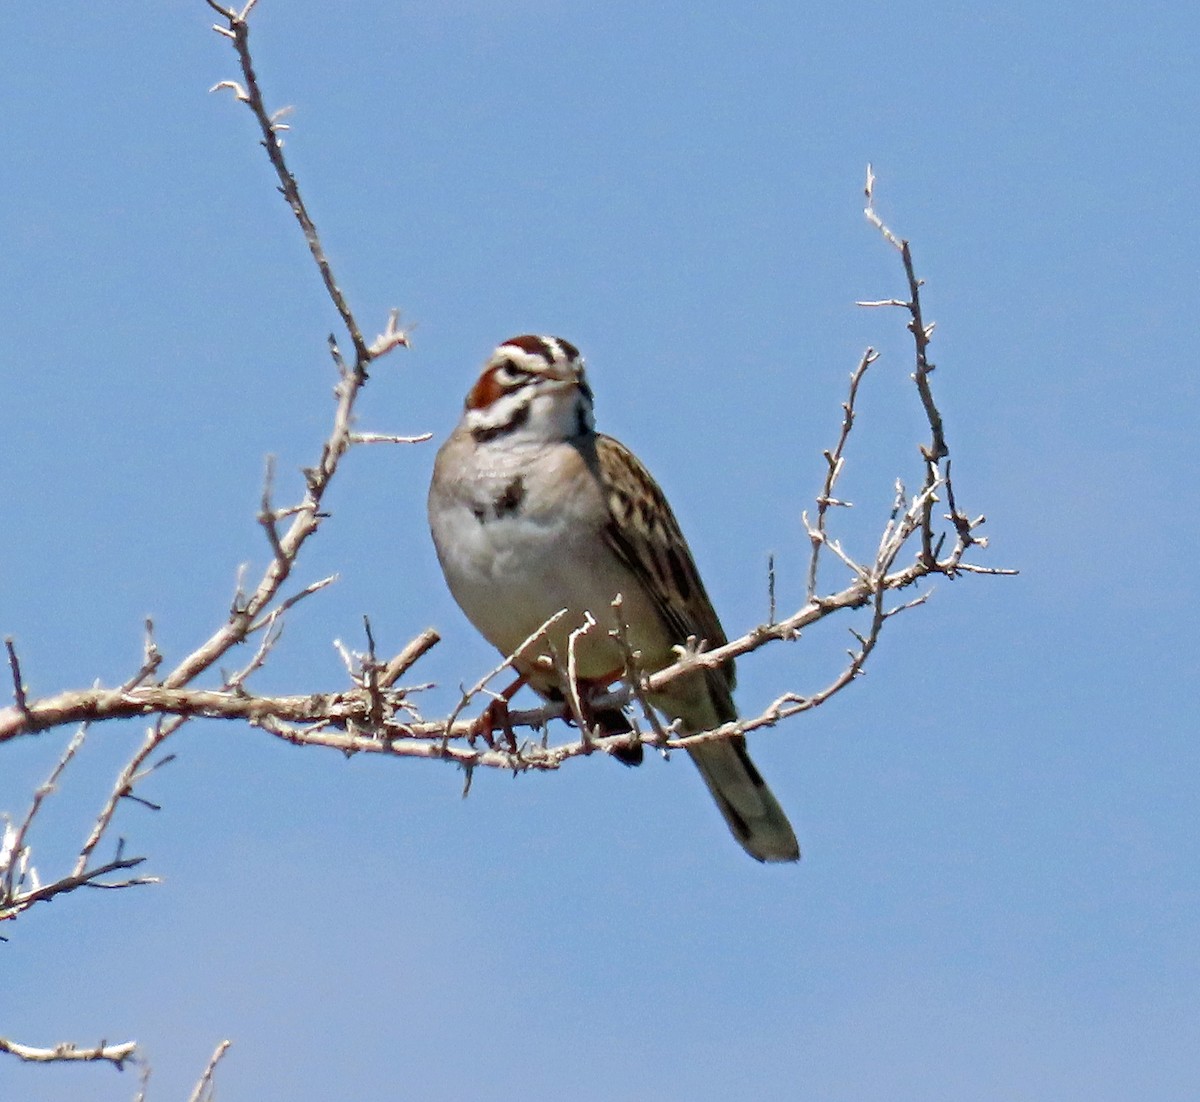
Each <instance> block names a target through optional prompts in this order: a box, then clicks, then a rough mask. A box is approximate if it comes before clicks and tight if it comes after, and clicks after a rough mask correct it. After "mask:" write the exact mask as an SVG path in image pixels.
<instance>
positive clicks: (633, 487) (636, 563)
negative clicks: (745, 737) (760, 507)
mask: <svg viewBox="0 0 1200 1102" xmlns="http://www.w3.org/2000/svg"><path fill="white" fill-rule="evenodd" d="M596 453H597V458H598V459H599V464H600V479H601V482H602V484H603V487H604V494H605V497H606V499H607V501H608V511H609V515H610V522H609V524H608V525H607V526H606V527H605V532H604V538H605V539H606V540H607V542H608V544H609V546H610V547H611V548H612V550H613V552H614V553H615V554H616V555H617V556H618V558H620V559H621V561H622V562H624V563H625V565H626V566H627V567H628V568H629V569H630V570H632V571H633V572H634V574H636V575H637V576H638V578H639V580H641V582H642V583H643V584H644V585H645V587H646V590H647V592H649V593H650V595H651V596H652V597H653V598H654V602H655V604H656V605H657V606H658V609H659V612H660V613H661V615H662V618H663V621H664V622H665V623H666V624H667V626H668V627H669V628H670V629H671V631H672V633H673V634H675V635H676V636H677V637H678V641H679V643H680V644H683V643H685V642H686V641H687V638H688V636H689V635H694V636H695V637H696V638H697V639H698V640H701V639H702V640H706V641H707V644H708V649H709V650H713V649H714V648H716V647H720V646H723V645H724V644H725V643H726V642H727V641H728V640H727V639H726V638H725V631H724V629H723V628H722V627H721V621H720V620H719V619H718V617H717V613H716V610H715V609H714V608H713V606H712V601H711V600H709V597H708V592H707V591H706V590H705V588H704V583H703V582H702V581H701V580H700V573H699V571H697V569H696V563H695V560H694V559H693V558H692V552H691V550H690V549H689V548H688V545H687V540H685V539H684V538H683V532H682V531H681V530H680V528H679V522H678V521H677V520H676V519H675V514H674V513H673V512H672V511H671V506H670V505H668V504H667V499H666V497H665V496H664V494H663V492H662V490H661V489H659V486H658V483H657V482H655V481H654V479H653V478H652V477H651V476H650V472H649V471H647V470H646V468H645V467H644V466H643V465H642V463H641V461H640V460H639V459H638V458H637V456H635V455H634V454H633V453H632V452H631V451H630V450H629V449H628V448H626V447H625V445H624V444H622V443H620V442H619V441H617V440H614V439H613V438H612V437H611V436H604V435H603V434H598V435H597V437H596ZM676 594H678V596H676ZM681 598H682V599H681ZM709 673H710V675H711V676H710V678H709V680H710V682H713V683H714V684H713V686H712V687H713V689H714V690H715V691H714V696H715V697H717V698H718V699H720V698H724V699H723V700H722V704H724V702H725V701H728V700H729V694H730V692H731V691H732V690H733V687H734V685H735V683H736V679H735V674H734V667H733V661H732V659H731V660H730V661H728V662H726V663H724V664H723V665H722V666H721V668H720V669H719V670H711V671H709ZM730 707H732V702H730ZM721 710H722V711H725V710H726V709H725V708H724V707H722V708H721Z"/></svg>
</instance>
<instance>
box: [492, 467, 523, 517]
mask: <svg viewBox="0 0 1200 1102" xmlns="http://www.w3.org/2000/svg"><path fill="white" fill-rule="evenodd" d="M524 500H525V479H523V478H522V477H521V476H520V475H517V477H516V478H514V479H513V480H512V481H511V482H510V483H509V484H508V485H507V486H505V487H504V490H503V491H502V492H501V493H499V494H497V495H496V499H495V501H493V502H492V512H493V513H495V514H496V519H497V520H499V519H500V518H501V517H504V516H507V515H508V514H509V513H515V512H517V511H518V510H519V509H520V508H521V502H522V501H524Z"/></svg>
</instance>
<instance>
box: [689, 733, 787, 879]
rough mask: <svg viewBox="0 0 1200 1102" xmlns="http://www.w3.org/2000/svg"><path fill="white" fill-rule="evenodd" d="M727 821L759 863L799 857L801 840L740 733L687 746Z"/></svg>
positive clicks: (734, 833)
mask: <svg viewBox="0 0 1200 1102" xmlns="http://www.w3.org/2000/svg"><path fill="white" fill-rule="evenodd" d="M688 753H689V754H690V755H691V756H692V761H694V762H695V763H696V768H697V769H699V770H700V775H701V776H702V777H703V778H704V783H705V784H707V785H708V790H709V791H710V792H711V793H712V796H713V799H714V800H716V801H717V807H719V808H720V809H721V814H722V815H724V816H725V822H727V823H728V824H729V829H730V830H731V831H732V832H733V836H734V837H735V838H736V839H737V840H738V841H739V842H740V843H741V845H742V848H743V849H744V850H745V851H746V852H747V853H748V854H750V856H751V857H753V858H754V859H755V860H756V861H799V860H800V844H799V843H798V842H797V841H796V834H795V831H793V830H792V824H791V823H789V822H788V818H787V816H786V815H785V814H784V812H783V808H782V807H780V806H779V801H778V800H777V799H775V796H774V795H773V794H772V792H771V790H770V789H769V788H768V787H767V784H766V782H765V781H764V780H763V779H762V774H760V773H759V771H758V769H756V768H755V765H754V762H752V761H751V760H750V755H749V754H748V753H747V752H746V740H745V739H744V738H741V737H735V738H731V739H726V740H724V741H722V742H704V743H701V744H700V745H699V746H693V747H690V748H689V749H688Z"/></svg>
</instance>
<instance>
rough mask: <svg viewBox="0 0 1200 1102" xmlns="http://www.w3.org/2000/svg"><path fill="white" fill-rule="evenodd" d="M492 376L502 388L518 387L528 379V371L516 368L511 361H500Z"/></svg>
mask: <svg viewBox="0 0 1200 1102" xmlns="http://www.w3.org/2000/svg"><path fill="white" fill-rule="evenodd" d="M492 374H493V375H494V376H495V379H496V382H498V383H499V384H500V385H501V386H502V387H515V386H520V385H521V384H522V383H523V382H525V381H526V380H527V379H529V377H530V374H529V372H528V371H525V370H523V369H522V368H519V367H517V365H516V364H515V363H513V362H512V360H502V361H501V362H500V363H498V364H497V365H496V366H495V368H494V369H493V371H492Z"/></svg>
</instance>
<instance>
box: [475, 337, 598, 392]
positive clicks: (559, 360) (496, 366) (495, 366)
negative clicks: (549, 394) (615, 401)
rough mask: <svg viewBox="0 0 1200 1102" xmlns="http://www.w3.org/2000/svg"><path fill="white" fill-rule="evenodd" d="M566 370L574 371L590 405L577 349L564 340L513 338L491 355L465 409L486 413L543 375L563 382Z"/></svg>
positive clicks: (581, 360) (588, 390)
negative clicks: (486, 410)
mask: <svg viewBox="0 0 1200 1102" xmlns="http://www.w3.org/2000/svg"><path fill="white" fill-rule="evenodd" d="M563 368H570V369H572V373H573V374H574V375H575V376H576V379H577V382H578V385H579V389H580V391H581V393H583V394H584V395H585V396H586V397H587V399H588V400H589V401H590V400H591V398H592V391H591V388H590V387H589V386H588V385H587V382H586V381H585V380H584V377H583V358H582V357H581V356H580V354H579V349H578V348H576V347H575V345H573V344H572V343H571V342H570V341H567V340H564V339H563V338H562V337H542V336H537V335H536V334H533V333H526V334H523V335H522V336H519V337H511V338H510V339H509V340H506V341H505V342H504V343H503V344H501V345H499V346H498V347H497V348H496V350H495V351H494V352H493V353H492V355H491V357H490V358H489V359H488V362H487V363H486V364H485V365H484V370H483V374H481V375H480V376H479V378H478V380H477V381H476V383H475V385H474V386H473V387H472V388H471V390H470V392H469V393H468V394H467V400H466V403H465V406H466V408H467V409H468V410H482V409H487V408H488V407H490V406H492V405H493V404H494V403H496V402H497V401H499V399H500V398H501V397H503V396H504V395H505V394H512V393H515V392H517V391H519V390H521V389H523V388H524V387H526V386H528V385H529V384H530V383H532V382H534V381H535V380H536V379H537V378H538V376H540V375H549V376H550V377H552V378H562V376H561V375H560V374H559V370H561V369H563ZM547 369H559V370H549V371H548V370H547ZM568 377H569V376H568Z"/></svg>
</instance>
